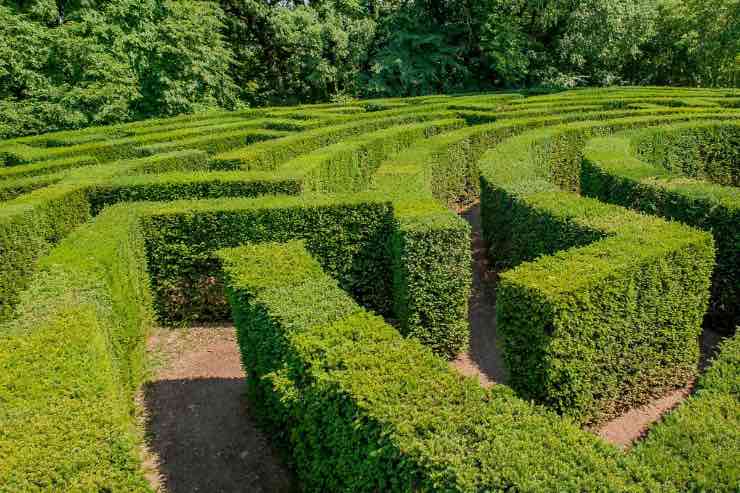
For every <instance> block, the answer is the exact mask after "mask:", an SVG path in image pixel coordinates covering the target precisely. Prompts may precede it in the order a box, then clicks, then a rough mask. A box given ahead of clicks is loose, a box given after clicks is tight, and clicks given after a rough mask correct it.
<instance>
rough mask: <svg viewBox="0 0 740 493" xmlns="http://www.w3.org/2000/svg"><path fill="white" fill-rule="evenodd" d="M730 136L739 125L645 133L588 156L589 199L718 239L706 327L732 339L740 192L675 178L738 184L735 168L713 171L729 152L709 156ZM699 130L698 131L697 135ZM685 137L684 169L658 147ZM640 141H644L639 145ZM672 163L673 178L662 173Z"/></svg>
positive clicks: (739, 286)
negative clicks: (654, 216)
mask: <svg viewBox="0 0 740 493" xmlns="http://www.w3.org/2000/svg"><path fill="white" fill-rule="evenodd" d="M727 128H730V129H736V128H737V124H730V123H706V124H704V123H702V124H697V123H692V124H682V125H678V126H669V127H667V128H665V129H664V128H662V127H658V128H655V129H649V130H643V131H640V132H638V133H636V134H635V136H634V137H631V136H628V135H620V136H615V137H612V138H605V139H594V140H592V141H590V142H589V144H588V147H587V148H586V150H585V153H584V161H583V189H584V193H586V194H588V195H591V196H594V197H597V198H599V199H600V200H604V201H606V202H612V203H616V204H620V205H624V206H627V207H632V208H635V209H638V210H641V211H644V212H647V213H651V214H658V215H661V216H664V217H667V218H671V219H675V220H679V221H682V222H684V223H687V224H690V225H693V226H696V227H698V228H701V229H704V230H707V231H711V232H712V235H713V236H714V239H715V243H716V245H717V258H716V262H717V265H716V268H715V270H714V275H713V280H712V299H711V304H710V311H709V313H708V314H707V317H708V318H707V321H708V322H709V323H710V324H711V325H712V326H714V327H716V328H718V329H721V330H724V331H725V332H732V330H733V329H734V327H735V325H737V324H740V311H738V299H740V226H738V225H739V224H740V191H738V189H737V187H727V186H721V185H716V184H712V183H707V182H702V181H699V180H695V179H688V178H686V177H685V176H684V175H683V174H679V173H678V172H677V171H676V168H677V169H679V170H684V171H686V172H688V173H690V174H691V173H693V174H695V175H700V176H705V175H707V174H712V175H714V176H716V177H719V176H720V175H721V176H724V177H725V178H726V179H729V180H730V181H731V179H730V177H731V176H732V174H731V172H730V171H729V169H730V168H731V165H730V164H729V163H730V161H727V160H724V161H722V165H721V166H720V168H721V169H723V170H724V171H716V172H715V171H713V163H716V162H717V159H718V158H719V157H721V156H722V155H723V153H722V151H723V150H725V149H724V147H719V148H718V149H717V146H716V145H714V147H713V148H715V149H717V152H713V153H710V152H709V151H708V150H707V149H708V148H709V147H712V145H711V144H712V143H713V142H714V139H716V138H717V137H718V136H721V135H726V134H727V133H728V132H730V130H718V129H727ZM671 129H674V130H671ZM692 129H697V130H696V133H693V130H692ZM714 132H716V133H714ZM691 135H694V137H692V138H689V136H691ZM707 135H709V137H708V140H705V141H703V142H704V144H702V145H699V147H698V148H694V147H692V146H693V145H695V144H697V140H699V139H701V138H703V137H702V136H707ZM678 136H687V137H686V138H685V139H683V140H681V145H680V146H677V148H681V149H683V150H684V152H682V153H681V155H682V156H684V161H676V160H675V159H674V158H673V155H674V151H668V150H666V148H665V145H664V144H660V145H658V144H657V143H656V141H657V140H658V139H663V140H665V141H667V142H673V140H674V139H678V138H679V137H678ZM633 139H636V140H637V142H636V143H634V144H633V142H634V140H633ZM649 142H652V143H653V144H652V147H648V143H649ZM723 142H725V141H723ZM732 142H733V141H732V139H728V140H727V141H726V142H725V143H724V144H722V145H723V146H724V145H729V144H732ZM635 145H636V146H637V147H638V148H642V154H643V155H644V156H645V158H640V157H638V156H637V155H636V154H635V152H634V150H633V146H635ZM687 146H688V147H687ZM727 152H734V151H729V150H727ZM702 156H704V157H706V158H707V159H708V162H703V161H701V159H704V158H703V157H702ZM651 159H655V161H654V162H653V161H651ZM666 159H670V160H671V161H672V162H673V163H674V164H675V168H674V170H673V171H672V170H671V169H669V168H666V167H664V166H661V164H662V163H665V160H666ZM725 159H730V160H731V161H732V159H734V158H731V155H729V157H726V158H725ZM689 161H690V162H689ZM732 162H735V161H732Z"/></svg>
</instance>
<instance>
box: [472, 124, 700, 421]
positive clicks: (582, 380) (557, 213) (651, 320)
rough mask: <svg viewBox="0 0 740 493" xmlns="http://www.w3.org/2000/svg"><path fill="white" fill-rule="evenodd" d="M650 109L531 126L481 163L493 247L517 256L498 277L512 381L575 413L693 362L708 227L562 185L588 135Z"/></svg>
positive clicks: (665, 379) (645, 395)
mask: <svg viewBox="0 0 740 493" xmlns="http://www.w3.org/2000/svg"><path fill="white" fill-rule="evenodd" d="M651 118H652V117H651ZM668 118H671V119H672V117H668ZM651 121H656V120H650V119H648V118H647V117H640V118H630V119H623V120H621V121H620V120H619V119H614V120H611V121H610V122H608V124H606V125H605V124H599V123H575V124H569V125H564V126H562V127H556V128H553V129H546V130H541V131H535V132H530V133H528V134H524V135H522V136H520V137H515V138H512V139H509V140H508V141H507V142H505V143H504V144H502V145H500V146H499V147H498V148H497V149H496V150H495V151H491V152H490V154H488V155H487V156H485V157H484V158H483V159H482V160H481V163H480V167H481V183H482V192H481V201H482V203H483V207H482V221H483V234H484V235H485V237H486V238H487V239H488V240H489V242H490V245H491V248H490V254H489V257H490V259H491V261H494V262H496V263H498V264H499V265H505V266H508V267H516V268H514V269H513V270H510V271H508V272H505V273H503V274H502V277H501V281H500V283H499V286H498V288H497V293H498V294H497V319H498V330H499V331H500V333H501V335H502V338H503V341H504V342H503V344H504V350H503V352H504V358H505V360H506V362H507V366H508V367H509V368H510V369H511V385H512V386H513V387H514V388H515V389H516V390H517V391H519V392H520V393H521V394H522V395H524V396H527V397H530V398H534V399H536V400H538V401H541V402H544V403H547V404H548V405H550V406H553V407H554V408H555V409H558V410H559V411H561V412H563V413H565V414H568V415H571V416H573V417H574V418H576V419H578V420H580V421H586V422H588V421H600V420H603V419H605V418H608V417H610V416H613V415H615V414H618V413H620V412H622V411H623V410H624V409H628V408H630V407H633V406H636V405H640V404H643V403H645V402H647V401H649V400H650V399H651V398H652V397H654V396H656V395H660V394H661V393H663V392H665V391H667V390H669V389H670V388H673V387H680V386H682V385H684V384H685V383H686V382H687V381H688V380H689V379H690V378H691V377H692V376H693V374H694V372H695V371H696V364H697V361H698V356H699V352H698V351H699V348H698V345H697V344H696V340H697V337H698V335H699V333H700V331H701V321H702V318H703V315H704V312H705V310H706V307H707V301H708V288H709V278H710V276H711V272H712V268H713V263H714V262H713V256H714V245H713V241H712V238H711V237H710V236H709V235H707V234H702V233H699V232H697V231H694V230H691V229H690V228H687V227H684V226H681V225H678V224H671V223H664V222H663V221H661V220H658V219H654V218H646V217H641V216H639V215H637V214H634V213H630V212H628V211H626V210H624V209H621V208H618V207H615V206H608V205H604V204H602V203H600V202H598V201H595V200H589V199H586V198H582V197H580V196H578V195H576V194H574V193H572V192H568V191H567V190H568V189H578V188H580V184H579V166H578V164H577V163H578V162H579V161H578V156H579V155H580V153H581V152H582V150H580V151H579V149H582V147H583V143H584V141H585V139H586V137H587V136H588V135H593V134H600V133H605V132H609V131H612V130H613V129H615V128H625V127H632V126H639V125H645V124H648V123H650V122H651ZM657 121H661V120H660V119H659V120H657ZM558 185H560V187H559V186H558ZM561 187H563V188H561ZM522 262H526V263H523V264H522ZM520 264H521V265H520Z"/></svg>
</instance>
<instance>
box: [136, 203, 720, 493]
mask: <svg viewBox="0 0 740 493" xmlns="http://www.w3.org/2000/svg"><path fill="white" fill-rule="evenodd" d="M461 215H462V217H464V218H465V219H466V220H467V221H468V222H469V223H470V224H471V226H472V238H471V249H472V255H473V261H474V263H473V284H472V286H471V297H470V311H469V318H470V330H471V337H470V340H471V345H470V350H469V351H468V352H467V353H464V354H461V355H460V356H458V358H457V359H455V360H454V361H452V362H451V363H450V364H451V366H453V367H454V368H456V369H457V370H458V371H460V372H461V373H463V374H465V375H470V376H474V377H477V378H478V379H479V381H480V383H481V385H483V386H491V385H494V384H495V383H505V382H506V370H505V368H504V365H503V361H502V358H501V352H500V347H501V345H500V344H499V343H498V341H497V333H496V317H495V314H496V310H495V303H496V297H495V289H494V280H495V279H494V276H493V274H492V273H491V272H490V270H489V269H488V265H487V259H486V248H485V244H484V242H483V240H482V238H481V226H480V208H479V207H478V206H474V207H471V208H469V209H467V210H465V211H462V212H461ZM718 341H719V336H717V335H716V334H714V333H712V332H705V336H704V338H703V340H702V353H703V356H704V357H703V362H704V363H703V364H705V363H706V360H707V355H709V354H711V352H712V351H713V348H714V347H715V346H716V343H717V342H718ZM148 349H149V354H150V355H151V356H152V357H153V359H154V360H155V362H156V365H155V366H156V368H157V369H156V371H155V375H154V376H153V378H152V379H151V381H150V382H149V383H147V384H146V385H145V386H144V389H143V392H142V396H141V401H142V404H143V406H142V407H143V408H144V411H145V412H144V414H145V416H144V424H145V428H146V431H147V436H148V438H147V442H148V449H147V451H146V453H145V456H146V457H145V468H146V469H147V470H148V471H149V474H148V476H149V479H150V482H151V483H152V485H153V486H154V488H155V489H156V490H157V491H160V492H169V493H182V492H209V493H210V492H213V493H218V492H224V493H226V492H235V491H250V492H254V493H260V492H278V493H280V492H290V491H295V490H296V489H297V488H296V482H295V479H294V478H293V477H292V475H291V473H290V471H289V469H288V468H287V467H286V466H285V465H284V463H283V462H282V461H281V460H280V458H279V456H278V454H277V453H276V451H275V450H273V448H272V447H271V445H270V442H269V437H268V436H266V435H264V434H263V433H261V432H260V431H259V429H258V428H257V427H256V424H255V422H254V419H253V418H252V417H251V416H250V411H249V404H248V403H247V401H246V399H245V396H244V390H245V376H244V372H243V370H242V368H241V364H240V356H239V351H238V348H237V344H236V338H235V330H234V328H233V326H220V327H219V326H210V327H194V328H185V329H159V330H157V331H155V334H154V335H153V336H152V337H151V338H150V340H149V341H148ZM690 392H691V387H690V386H687V387H685V388H682V389H678V390H676V391H674V392H672V393H670V394H668V395H666V396H663V397H662V398H660V399H656V400H655V401H653V402H651V403H650V404H648V405H647V406H644V407H641V408H639V409H633V410H630V411H629V412H627V413H625V414H624V415H622V416H620V417H618V418H616V419H614V420H612V421H610V422H608V423H606V424H604V425H603V426H601V427H600V428H599V429H597V430H594V431H595V432H596V433H597V434H599V435H600V436H602V437H603V438H604V439H606V440H607V441H609V442H611V443H614V444H615V445H618V446H621V447H626V446H629V445H630V444H631V443H632V442H633V441H634V440H636V439H638V438H640V437H641V436H642V435H643V434H644V433H645V430H646V429H647V428H648V426H649V425H650V424H651V423H653V422H654V421H656V420H657V419H659V418H660V417H661V416H662V415H663V414H664V413H665V412H666V411H668V410H670V409H672V408H673V407H675V406H676V405H678V404H679V403H680V402H681V401H682V400H683V399H685V398H686V396H687V395H689V393H690Z"/></svg>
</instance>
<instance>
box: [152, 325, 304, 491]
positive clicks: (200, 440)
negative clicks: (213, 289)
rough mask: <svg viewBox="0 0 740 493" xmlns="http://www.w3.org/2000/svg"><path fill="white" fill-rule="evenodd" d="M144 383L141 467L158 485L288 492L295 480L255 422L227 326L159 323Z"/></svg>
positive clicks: (232, 335)
mask: <svg viewBox="0 0 740 493" xmlns="http://www.w3.org/2000/svg"><path fill="white" fill-rule="evenodd" d="M149 354H150V355H151V356H153V358H154V360H155V362H156V366H157V368H155V370H154V373H155V375H154V377H153V378H152V380H151V381H150V382H149V383H147V384H146V385H145V386H144V389H143V392H142V401H143V404H144V407H145V427H146V431H147V437H148V440H147V442H148V453H147V454H146V455H147V457H148V460H147V464H145V465H146V466H147V468H148V469H149V470H150V471H151V472H150V474H149V479H150V482H151V483H152V485H153V487H154V488H155V489H156V490H157V491H160V492H169V493H184V492H188V493H190V492H204V493H218V492H237V491H249V492H254V493H261V492H270V493H272V492H290V491H294V490H295V481H294V479H293V478H292V476H291V473H290V471H289V470H288V469H287V468H286V467H285V466H284V465H283V463H282V462H281V460H280V457H279V456H278V454H277V453H276V452H275V451H274V450H273V449H272V447H271V446H270V442H269V437H267V436H265V435H264V434H263V433H261V432H260V430H258V429H257V427H256V425H255V423H254V420H253V419H252V418H251V417H250V414H249V405H248V403H247V400H246V399H245V396H244V390H245V376H244V372H243V370H242V368H241V364H240V357H239V350H238V348H237V344H236V340H235V331H234V328H233V327H193V328H185V329H159V330H157V331H156V332H155V334H154V335H153V336H152V337H151V338H150V340H149Z"/></svg>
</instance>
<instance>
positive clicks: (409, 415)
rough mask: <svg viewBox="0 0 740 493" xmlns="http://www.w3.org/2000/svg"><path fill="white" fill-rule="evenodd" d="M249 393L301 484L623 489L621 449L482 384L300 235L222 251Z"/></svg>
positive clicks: (312, 487)
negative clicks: (369, 308) (399, 323)
mask: <svg viewBox="0 0 740 493" xmlns="http://www.w3.org/2000/svg"><path fill="white" fill-rule="evenodd" d="M220 257H221V259H222V262H223V270H224V273H225V276H226V279H227V281H226V282H227V285H228V289H229V299H230V301H231V303H232V308H233V311H234V320H235V322H236V324H237V334H238V340H239V345H240V348H241V350H242V355H243V361H244V364H245V367H246V369H247V371H248V378H247V382H248V383H249V390H250V395H251V396H252V399H253V402H255V404H256V405H257V406H259V416H260V417H261V418H262V420H263V422H265V423H266V424H267V425H268V426H270V429H271V430H272V431H274V433H275V435H274V436H275V438H276V439H278V440H280V441H281V442H282V443H283V444H284V445H285V446H286V447H287V449H288V450H290V451H291V453H292V459H293V460H294V461H295V466H296V469H297V472H298V474H299V478H300V479H301V481H302V483H303V484H304V487H305V488H306V489H307V490H309V491H411V490H414V491H485V490H498V491H504V490H526V491H533V490H537V491H543V490H555V489H562V488H564V487H566V485H567V489H573V490H589V491H593V490H596V489H600V488H602V487H603V486H604V485H610V487H611V488H613V489H619V490H622V491H626V490H627V489H628V488H629V478H626V477H624V476H623V475H622V474H621V471H619V469H618V467H617V464H618V463H619V460H620V459H619V454H618V453H617V452H616V450H614V449H611V450H610V449H609V447H607V446H605V445H604V444H602V443H600V442H599V440H598V439H597V438H595V437H593V436H591V435H589V434H587V433H584V432H581V431H580V430H578V429H577V428H576V427H575V426H573V425H572V424H571V423H569V422H568V421H566V420H562V419H560V418H557V417H555V416H554V415H551V414H548V413H546V412H544V411H542V410H541V409H538V408H535V407H533V406H531V405H529V404H526V403H524V402H522V401H520V400H518V399H516V398H515V397H513V395H512V394H511V393H510V392H509V391H507V390H506V389H505V388H503V387H497V388H494V389H493V390H484V389H482V388H480V386H479V385H478V383H477V382H476V381H475V380H473V379H468V378H464V377H461V376H459V375H457V374H455V373H454V372H453V370H451V369H450V368H449V367H448V365H447V363H446V362H444V361H443V360H441V359H438V358H436V357H435V356H433V355H432V353H431V352H430V351H429V350H428V349H426V348H425V347H424V346H422V345H421V344H419V342H417V341H415V340H414V339H403V338H401V337H400V336H399V335H398V333H397V332H395V331H394V330H393V329H392V328H391V327H389V326H388V325H386V324H385V323H384V322H383V320H382V319H380V318H378V317H375V316H372V315H369V314H368V313H366V312H365V311H364V310H363V309H362V308H360V307H359V306H357V305H356V304H354V302H353V301H352V300H351V299H350V298H349V297H348V296H347V294H345V293H344V292H343V291H342V290H341V289H340V288H339V287H338V286H337V284H336V282H335V281H333V280H332V279H331V278H329V277H328V276H327V275H326V274H324V273H323V272H322V269H321V267H320V265H319V263H318V262H317V261H315V260H313V259H312V258H311V257H310V256H309V255H308V253H307V252H306V250H304V248H303V246H302V245H301V244H300V243H287V244H284V245H279V244H262V245H254V246H250V247H242V248H238V249H233V250H226V251H223V252H221V253H220Z"/></svg>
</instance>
